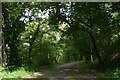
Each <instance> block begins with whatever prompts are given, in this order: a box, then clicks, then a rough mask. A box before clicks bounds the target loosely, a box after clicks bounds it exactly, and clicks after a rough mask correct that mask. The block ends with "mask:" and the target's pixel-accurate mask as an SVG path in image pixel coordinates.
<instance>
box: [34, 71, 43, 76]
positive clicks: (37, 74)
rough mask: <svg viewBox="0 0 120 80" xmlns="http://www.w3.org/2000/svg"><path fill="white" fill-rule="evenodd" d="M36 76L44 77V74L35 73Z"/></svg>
mask: <svg viewBox="0 0 120 80" xmlns="http://www.w3.org/2000/svg"><path fill="white" fill-rule="evenodd" d="M34 75H35V76H44V74H42V73H40V72H35V73H34Z"/></svg>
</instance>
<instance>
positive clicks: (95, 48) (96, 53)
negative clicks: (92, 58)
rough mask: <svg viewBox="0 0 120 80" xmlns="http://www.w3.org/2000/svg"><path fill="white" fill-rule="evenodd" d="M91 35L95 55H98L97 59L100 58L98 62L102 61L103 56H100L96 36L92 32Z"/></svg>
mask: <svg viewBox="0 0 120 80" xmlns="http://www.w3.org/2000/svg"><path fill="white" fill-rule="evenodd" d="M89 35H90V37H91V42H92V44H93V47H94V50H95V55H96V57H97V59H98V62H99V63H101V57H100V55H99V52H98V49H97V46H96V42H95V38H94V36H93V34H92V32H91V33H89Z"/></svg>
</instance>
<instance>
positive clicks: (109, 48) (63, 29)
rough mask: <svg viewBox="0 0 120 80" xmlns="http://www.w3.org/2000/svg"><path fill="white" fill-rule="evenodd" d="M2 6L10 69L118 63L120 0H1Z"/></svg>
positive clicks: (6, 59)
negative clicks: (104, 0) (97, 0)
mask: <svg viewBox="0 0 120 80" xmlns="http://www.w3.org/2000/svg"><path fill="white" fill-rule="evenodd" d="M2 10H3V11H2V16H3V24H2V25H3V27H2V30H3V39H2V40H3V44H2V45H3V51H2V61H3V63H2V65H3V66H4V67H7V68H9V70H13V68H18V67H26V66H28V67H29V69H31V68H34V69H36V68H40V67H42V66H45V65H53V64H63V63H66V62H72V61H85V62H98V63H99V64H101V65H106V66H107V67H108V66H111V65H112V66H113V65H114V67H119V66H120V62H119V60H120V46H119V45H120V5H119V3H88V2H86V3H80V2H57V3H54V2H53V3H42V2H41V3H40V2H39V3H35V2H29V3H27V2H26V3H22V2H15V3H12V2H11V3H7V2H4V3H2ZM108 64H109V65H108ZM116 73H117V72H116Z"/></svg>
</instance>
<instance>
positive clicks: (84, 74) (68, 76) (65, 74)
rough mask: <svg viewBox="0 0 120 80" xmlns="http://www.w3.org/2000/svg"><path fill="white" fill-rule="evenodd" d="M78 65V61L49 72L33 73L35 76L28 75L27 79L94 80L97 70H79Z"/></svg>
mask: <svg viewBox="0 0 120 80" xmlns="http://www.w3.org/2000/svg"><path fill="white" fill-rule="evenodd" d="M78 65H80V61H76V62H72V63H66V64H63V65H60V66H56V67H54V68H52V69H50V70H43V71H39V72H35V73H34V75H35V76H34V75H30V76H28V77H30V78H41V79H42V80H81V79H82V78H83V79H82V80H85V79H87V80H96V79H95V78H96V75H97V70H95V69H81V68H80V67H78ZM73 66H74V67H73ZM80 78H81V79H80ZM88 78H89V79H88Z"/></svg>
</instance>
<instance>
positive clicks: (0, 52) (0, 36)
mask: <svg viewBox="0 0 120 80" xmlns="http://www.w3.org/2000/svg"><path fill="white" fill-rule="evenodd" d="M0 12H1V13H0V23H2V3H0ZM0 65H2V24H0Z"/></svg>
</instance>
